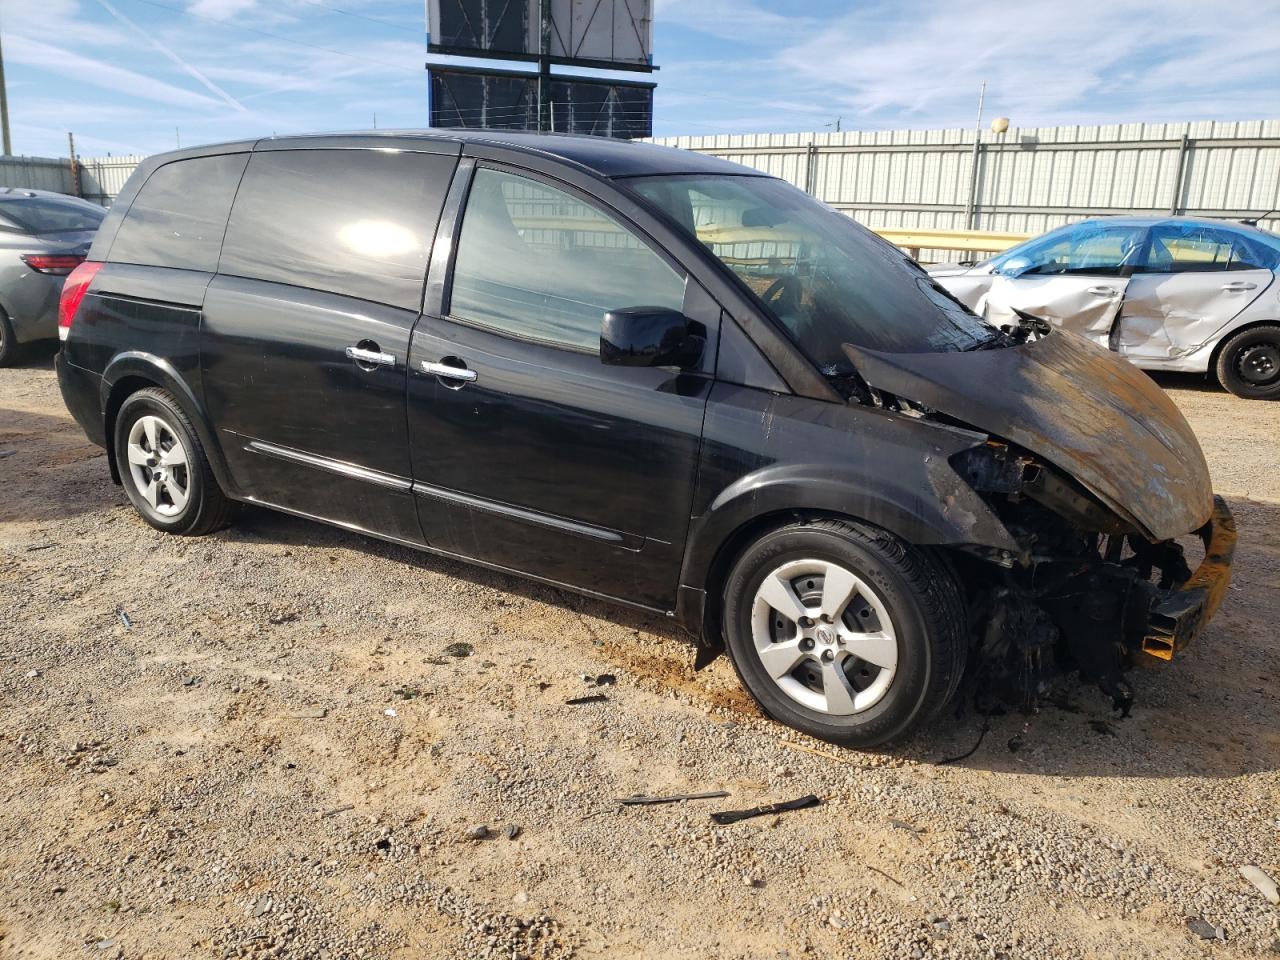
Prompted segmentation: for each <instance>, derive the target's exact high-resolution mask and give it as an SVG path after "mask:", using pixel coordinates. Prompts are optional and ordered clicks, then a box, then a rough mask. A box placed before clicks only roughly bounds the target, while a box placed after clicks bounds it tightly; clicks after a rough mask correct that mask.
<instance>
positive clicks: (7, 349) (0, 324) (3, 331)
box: [0, 310, 22, 367]
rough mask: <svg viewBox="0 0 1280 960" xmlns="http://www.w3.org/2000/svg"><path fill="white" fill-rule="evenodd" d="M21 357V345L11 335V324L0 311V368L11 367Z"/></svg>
mask: <svg viewBox="0 0 1280 960" xmlns="http://www.w3.org/2000/svg"><path fill="white" fill-rule="evenodd" d="M21 355H22V344H20V343H18V338H17V337H15V336H14V335H13V324H11V323H10V322H9V318H8V317H7V316H5V313H4V311H3V310H0V367H11V366H13V365H14V364H15V363H17V362H18V359H19V357H21Z"/></svg>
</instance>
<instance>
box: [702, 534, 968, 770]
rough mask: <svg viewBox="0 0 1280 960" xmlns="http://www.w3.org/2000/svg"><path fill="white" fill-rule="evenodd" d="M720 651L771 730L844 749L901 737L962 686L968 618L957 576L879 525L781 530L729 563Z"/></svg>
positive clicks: (938, 707) (934, 558)
mask: <svg viewBox="0 0 1280 960" xmlns="http://www.w3.org/2000/svg"><path fill="white" fill-rule="evenodd" d="M724 604H725V606H724V626H725V645H726V647H727V648H728V650H729V653H730V656H731V658H732V660H733V663H734V667H735V668H736V669H737V671H738V676H739V677H740V678H741V679H742V683H743V685H744V686H745V687H746V688H747V690H748V691H749V692H750V693H751V695H752V696H753V697H754V698H755V700H756V702H757V703H759V704H760V707H761V709H763V710H764V712H765V713H766V714H768V715H769V716H770V717H772V718H773V719H775V720H778V721H781V722H782V723H785V724H787V725H789V726H792V727H795V728H796V729H798V730H801V731H803V732H805V733H807V734H810V735H811V736H814V737H818V738H820V739H822V740H827V741H830V742H832V743H837V744H841V745H843V746H849V747H870V746H876V745H879V744H883V743H886V742H887V741H890V740H893V739H895V738H899V737H901V736H903V735H904V734H906V733H907V732H909V731H910V730H912V729H913V728H914V727H915V726H917V725H918V724H920V723H921V722H923V721H925V720H927V719H929V718H930V717H931V716H933V715H934V714H935V713H936V712H937V711H938V710H940V709H942V707H943V706H945V705H946V703H947V702H948V701H949V700H950V699H951V697H952V696H953V695H954V693H955V690H956V688H957V687H958V686H959V682H960V677H961V674H962V673H963V671H964V664H965V659H966V653H967V645H966V637H965V633H964V624H965V622H966V621H965V612H964V605H963V601H962V599H961V595H960V589H959V586H958V585H957V583H956V580H955V578H954V576H953V574H952V573H951V571H950V569H949V568H948V567H947V566H946V564H945V563H943V562H942V561H941V560H940V559H939V558H937V557H936V556H935V555H933V554H932V553H929V552H926V551H924V550H921V549H918V548H915V547H911V546H909V545H908V544H906V543H904V542H903V541H901V540H899V539H898V538H897V537H894V536H892V535H891V534H889V533H887V532H885V531H883V530H879V529H876V528H872V527H865V526H863V525H861V524H855V523H851V522H846V521H840V520H819V521H815V522H812V523H800V524H793V525H790V526H786V527H782V528H780V529H778V530H774V531H772V532H770V533H768V534H766V535H764V536H763V537H761V538H760V539H759V540H757V541H756V542H755V543H753V544H751V546H749V547H748V548H747V549H746V550H745V551H743V553H742V555H741V556H740V557H739V558H738V560H737V562H736V563H735V564H734V566H733V569H732V571H731V572H730V574H729V578H728V580H727V582H726V585H725V593H724Z"/></svg>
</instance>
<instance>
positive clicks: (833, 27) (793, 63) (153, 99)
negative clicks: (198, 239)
mask: <svg viewBox="0 0 1280 960" xmlns="http://www.w3.org/2000/svg"><path fill="white" fill-rule="evenodd" d="M423 19H424V17H423V5H422V2H421V0H0V38H2V40H3V47H4V59H5V72H6V75H7V79H8V84H9V106H10V115H11V126H12V130H13V140H14V150H15V152H18V153H27V154H37V155H46V156H51V155H61V154H65V152H66V135H67V131H69V130H71V131H74V132H75V134H76V141H77V147H78V148H79V150H80V152H81V153H83V154H86V155H95V154H102V153H107V152H111V153H116V154H119V153H153V152H156V151H159V150H164V149H169V148H171V147H173V146H174V145H175V143H177V142H179V141H180V142H181V143H182V144H183V145H191V144H195V143H202V142H209V141H217V140H228V139H236V138H248V137H256V136H262V135H269V134H271V133H273V132H275V133H281V134H283V133H292V132H299V131H308V130H337V129H357V128H359V129H363V128H368V127H370V126H372V124H373V120H374V115H375V113H376V115H377V124H378V126H379V127H422V126H425V125H426V122H427V117H426V109H427V92H426V91H427V80H426V72H425V70H424V69H423V64H424V61H425V59H426V56H425V50H424V39H423V36H424V23H423ZM655 31H656V38H655V45H654V46H655V61H656V62H657V63H658V64H659V65H660V66H661V68H662V69H661V71H660V72H659V73H657V74H656V75H655V79H656V80H657V81H658V90H657V93H656V98H655V109H656V119H655V133H656V134H657V135H659V136H670V135H676V134H711V133H744V132H779V131H808V130H819V131H820V130H823V129H827V127H826V126H825V125H826V124H829V123H832V122H834V120H835V118H836V117H842V118H843V120H842V123H843V128H844V129H846V130H852V129H894V128H903V127H913V128H926V127H941V126H969V125H971V124H972V123H973V121H974V112H975V109H976V101H977V93H978V86H979V83H980V82H981V81H982V80H984V79H985V80H986V81H987V91H988V92H987V108H986V115H987V116H988V117H994V116H997V115H1005V116H1009V117H1011V118H1012V119H1013V122H1014V124H1015V125H1016V126H1024V127H1029V126H1049V125H1053V124H1059V123H1085V124H1088V123H1111V122H1130V121H1167V120H1204V119H1217V120H1252V119H1270V118H1275V117H1277V116H1278V115H1280V60H1277V58H1276V49H1277V47H1278V46H1280V0H1252V2H1247V3H1232V2H1219V3H1214V4H1208V3H1205V2H1204V0H1194V2H1192V0H1161V2H1158V3H1151V2H1144V3H1138V2H1129V0H1071V2H1070V3H1066V4H1064V3H1061V2H1043V0H1023V2H1021V3H1018V4H1016V5H1015V4H1011V3H1007V2H983V3H965V2H961V0H948V2H938V0H896V2H887V3H850V2H834V0H809V2H803V3H801V2H787V0H773V2H767V0H761V2H751V0H744V2H735V0H657V13H656V28H655Z"/></svg>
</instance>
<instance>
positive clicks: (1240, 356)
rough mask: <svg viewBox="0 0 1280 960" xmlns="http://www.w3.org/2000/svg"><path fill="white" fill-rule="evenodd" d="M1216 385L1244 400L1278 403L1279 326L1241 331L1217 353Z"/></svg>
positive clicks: (1279, 375)
mask: <svg viewBox="0 0 1280 960" xmlns="http://www.w3.org/2000/svg"><path fill="white" fill-rule="evenodd" d="M1216 372H1217V374H1218V382H1219V383H1221V384H1222V385H1223V386H1224V387H1226V389H1227V390H1228V391H1230V392H1231V393H1234V394H1235V395H1236V396H1237V397H1243V398H1244V399H1246V400H1280V326H1274V325H1271V324H1268V325H1266V326H1262V327H1250V328H1249V329H1248V330H1241V331H1240V332H1239V333H1237V334H1235V335H1234V336H1233V337H1231V338H1230V339H1229V340H1228V341H1227V342H1226V343H1224V344H1223V345H1222V349H1221V350H1219V351H1218V366H1217V371H1216Z"/></svg>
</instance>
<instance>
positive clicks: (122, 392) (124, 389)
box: [104, 376, 160, 484]
mask: <svg viewBox="0 0 1280 960" xmlns="http://www.w3.org/2000/svg"><path fill="white" fill-rule="evenodd" d="M158 386H160V384H159V383H157V382H156V381H154V380H149V379H148V378H146V377H139V376H129V377H121V378H120V379H119V380H117V381H116V382H115V383H114V384H112V386H111V393H110V394H108V395H107V409H106V411H105V416H104V422H105V425H106V427H105V429H106V438H107V464H108V466H109V467H110V468H111V481H112V483H116V484H118V483H120V465H119V464H118V463H116V415H117V414H118V413H119V412H120V408H121V407H122V406H124V402H125V400H127V399H129V397H130V396H132V395H133V394H135V393H137V392H138V391H139V390H145V389H147V388H148V387H158Z"/></svg>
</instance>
